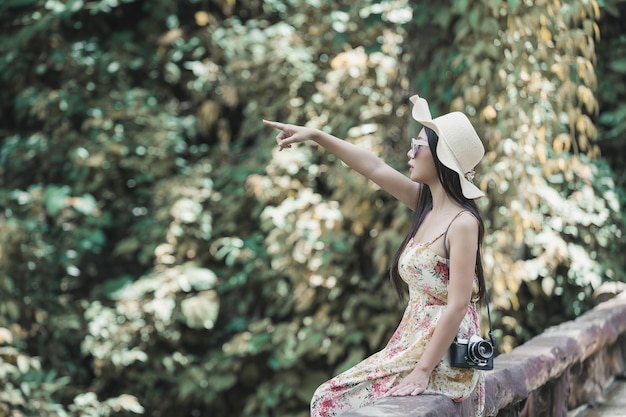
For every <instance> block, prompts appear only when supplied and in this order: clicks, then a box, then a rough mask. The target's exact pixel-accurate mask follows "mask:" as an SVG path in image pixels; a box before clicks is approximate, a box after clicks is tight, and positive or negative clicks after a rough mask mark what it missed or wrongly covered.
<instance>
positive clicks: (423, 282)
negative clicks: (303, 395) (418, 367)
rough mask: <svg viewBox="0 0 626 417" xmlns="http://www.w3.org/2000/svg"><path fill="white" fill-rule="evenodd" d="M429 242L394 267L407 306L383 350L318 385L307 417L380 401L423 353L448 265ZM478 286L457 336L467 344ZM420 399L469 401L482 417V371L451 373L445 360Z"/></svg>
mask: <svg viewBox="0 0 626 417" xmlns="http://www.w3.org/2000/svg"><path fill="white" fill-rule="evenodd" d="M441 236H443V233H442V234H441V235H439V236H438V237H437V238H435V239H433V240H432V241H430V242H428V243H415V242H413V240H411V241H409V243H408V244H407V246H406V248H405V250H404V252H403V254H402V256H401V258H400V262H399V265H398V267H399V270H400V276H401V278H402V280H403V281H405V282H406V283H407V284H408V286H409V302H408V305H407V307H406V310H405V311H404V315H403V316H402V320H401V321H400V324H399V325H398V328H397V329H396V331H395V332H394V334H393V336H392V337H391V339H390V340H389V342H388V343H387V346H385V348H384V349H383V350H381V351H379V352H378V353H375V354H374V355H372V356H370V357H368V358H366V359H365V360H363V361H362V362H360V363H359V364H357V365H355V366H354V367H352V368H350V369H348V370H347V371H345V372H343V373H341V374H339V375H337V376H336V377H334V378H332V379H331V380H330V381H327V382H325V383H324V384H322V385H321V386H320V387H319V388H318V389H317V390H316V391H315V394H313V398H312V400H311V417H334V416H340V415H341V414H342V413H344V412H347V411H353V410H356V409H358V408H360V407H363V406H365V405H367V404H370V403H372V402H373V401H374V400H376V399H377V398H379V397H381V396H383V395H384V394H385V393H386V392H387V391H388V390H389V389H390V388H392V387H393V386H395V385H396V384H398V383H399V382H400V381H401V380H402V379H403V378H404V377H405V376H407V375H408V374H409V373H410V372H411V371H412V370H413V369H414V368H415V364H416V363H417V362H418V361H419V360H420V358H421V356H422V354H423V353H424V351H425V350H426V346H427V344H428V342H429V340H430V339H431V337H432V334H433V332H434V331H435V327H436V326H437V322H438V321H439V318H440V317H441V314H442V313H443V311H444V309H445V308H446V302H447V296H448V290H447V287H448V265H447V260H446V259H445V258H444V257H442V256H439V255H438V254H436V253H435V252H433V250H432V249H431V248H430V246H431V245H432V244H433V243H434V242H435V241H436V240H438V239H439V238H441ZM477 293H478V285H477V281H476V279H475V280H474V294H473V297H472V303H471V305H470V308H468V311H467V314H466V315H465V317H464V318H463V320H462V322H461V325H460V327H459V332H458V335H459V337H461V338H464V339H468V338H469V337H470V336H471V335H474V334H480V326H479V319H478V314H477V312H476V305H475V303H476V302H477V300H478V295H477ZM424 394H442V395H445V396H447V397H449V398H451V399H452V400H453V401H455V402H459V401H463V400H465V399H467V398H469V397H473V403H474V415H476V416H482V415H483V413H484V404H485V388H484V375H483V371H479V370H475V369H466V368H453V367H451V366H450V365H449V362H448V361H447V360H446V358H445V357H444V359H442V361H441V362H440V363H439V364H438V365H437V366H436V367H435V369H434V370H433V372H432V374H431V376H430V380H429V382H428V387H427V388H426V390H425V391H424Z"/></svg>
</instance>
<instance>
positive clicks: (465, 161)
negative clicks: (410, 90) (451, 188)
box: [410, 94, 485, 199]
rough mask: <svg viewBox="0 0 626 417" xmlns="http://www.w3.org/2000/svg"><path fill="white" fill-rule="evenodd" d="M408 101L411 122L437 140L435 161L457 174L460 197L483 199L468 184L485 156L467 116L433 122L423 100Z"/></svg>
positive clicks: (445, 118)
mask: <svg viewBox="0 0 626 417" xmlns="http://www.w3.org/2000/svg"><path fill="white" fill-rule="evenodd" d="M410 100H411V102H412V103H413V112H412V115H413V118H414V119H415V120H417V121H418V122H419V123H421V124H422V125H423V126H426V127H429V128H431V129H432V130H434V131H435V133H436V134H437V136H439V142H438V143H437V157H438V158H439V160H440V161H441V163H442V164H444V165H445V166H447V167H448V168H450V169H451V170H453V171H456V172H457V173H458V174H459V179H460V180H461V189H462V190H463V195H464V196H465V197H466V198H470V199H474V198H480V197H483V196H484V195H485V194H484V193H483V192H482V191H481V190H480V189H479V188H478V187H476V186H475V185H474V184H473V183H472V179H473V177H474V167H476V165H478V162H480V160H481V159H482V157H483V155H484V154H485V148H484V147H483V144H482V142H481V140H480V138H479V137H478V134H477V133H476V130H474V127H473V126H472V123H471V122H470V121H469V119H468V118H467V116H466V115H465V114H463V113H461V112H458V111H457V112H452V113H448V114H445V115H443V116H439V117H437V118H435V119H433V118H432V116H431V115H430V110H429V108H428V102H427V101H426V100H424V99H423V98H421V97H420V96H418V95H417V94H416V95H414V96H412V97H411V98H410Z"/></svg>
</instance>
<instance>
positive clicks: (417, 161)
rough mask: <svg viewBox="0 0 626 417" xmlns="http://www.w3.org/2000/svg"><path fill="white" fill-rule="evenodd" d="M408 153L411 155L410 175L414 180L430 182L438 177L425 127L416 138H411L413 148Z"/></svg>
mask: <svg viewBox="0 0 626 417" xmlns="http://www.w3.org/2000/svg"><path fill="white" fill-rule="evenodd" d="M406 155H407V156H408V157H409V177H410V178H411V179H412V180H413V181H416V182H421V183H428V182H430V181H432V180H433V179H437V170H436V169H435V161H434V160H433V155H432V153H431V152H430V147H429V146H428V137H427V136H426V131H425V130H424V129H423V128H422V130H420V133H419V135H417V138H416V139H411V149H409V151H408V152H407V154H406Z"/></svg>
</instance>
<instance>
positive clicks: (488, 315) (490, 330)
mask: <svg viewBox="0 0 626 417" xmlns="http://www.w3.org/2000/svg"><path fill="white" fill-rule="evenodd" d="M463 213H470V214H472V213H471V212H470V211H469V210H462V211H460V212H458V213H457V214H456V216H454V217H453V218H452V220H450V224H448V227H447V228H446V231H445V233H444V234H443V250H444V251H445V254H446V264H447V265H448V268H450V256H449V253H448V245H447V244H446V238H447V237H448V230H450V226H452V222H453V221H455V220H456V218H457V217H459V216H460V215H461V214H463ZM472 216H473V214H472ZM484 285H485V287H486V285H487V283H486V282H485V283H484ZM483 291H484V292H485V304H486V305H487V319H488V321H489V339H490V340H491V344H492V346H493V347H494V348H495V346H496V340H495V338H494V337H493V326H492V325H491V311H490V309H489V292H488V291H487V288H483Z"/></svg>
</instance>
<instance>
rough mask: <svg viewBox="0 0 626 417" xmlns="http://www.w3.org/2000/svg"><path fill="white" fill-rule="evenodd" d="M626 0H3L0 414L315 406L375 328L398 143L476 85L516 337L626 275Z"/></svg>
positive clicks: (586, 302)
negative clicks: (377, 160)
mask: <svg viewBox="0 0 626 417" xmlns="http://www.w3.org/2000/svg"><path fill="white" fill-rule="evenodd" d="M625 17H626V2H625V1H623V0H605V1H600V0H584V1H583V0H575V1H570V2H566V1H559V0H556V1H542V0H536V1H531V0H527V1H522V0H511V1H499V0H480V1H478V0H458V1H450V0H445V1H439V0H437V1H435V0H429V1H423V2H409V1H408V0H389V1H380V2H374V1H367V0H351V1H348V0H342V1H332V2H331V1H324V0H270V1H256V0H250V1H243V0H242V1H236V0H178V1H176V0H158V1H157V0H153V1H150V0H2V1H1V2H0V27H1V35H0V80H1V86H2V88H1V89H0V112H1V113H0V114H1V116H0V117H1V123H0V141H1V142H0V417H5V416H7V417H8V416H11V417H17V416H109V415H122V416H123V415H129V416H131V415H132V416H134V415H146V416H168V417H179V416H216V417H221V416H245V417H252V416H255V417H256V416H259V417H260V416H284V417H288V416H293V417H296V416H297V417H304V416H307V415H308V402H309V399H310V396H311V394H312V392H313V390H314V389H315V388H316V387H317V385H318V384H320V383H321V382H323V381H324V380H326V379H328V378H329V377H331V376H332V375H334V374H336V373H338V372H339V371H341V370H343V369H346V368H347V367H349V366H350V365H352V364H354V363H356V362H357V361H359V360H360V359H362V358H363V357H364V356H366V355H368V354H370V353H372V352H374V351H376V350H378V349H380V348H381V347H382V346H383V344H384V343H385V342H386V340H387V338H388V337H389V336H390V335H391V333H392V332H393V330H394V329H395V326H396V324H397V323H398V321H399V318H400V315H401V313H402V310H403V305H401V304H400V303H399V301H398V300H397V297H396V296H395V294H394V292H393V290H392V289H391V287H390V285H389V282H388V279H387V274H388V267H389V263H390V258H391V256H392V255H393V253H394V252H395V249H396V248H397V247H398V245H399V244H400V242H401V240H402V238H403V236H404V234H405V233H406V228H407V227H408V223H409V221H410V217H411V213H410V212H409V210H408V209H406V208H405V207H403V206H401V205H400V204H398V203H396V202H395V201H394V200H393V199H391V198H390V197H389V196H388V195H386V194H385V193H384V192H382V191H380V190H379V189H378V188H376V187H375V186H374V185H373V184H371V183H368V182H367V181H365V180H364V179H363V178H361V177H359V176H358V175H356V174H354V173H352V172H350V171H349V170H348V169H347V168H346V167H345V166H343V165H342V163H341V162H339V161H337V160H336V159H335V158H334V157H333V156H332V155H329V154H327V153H324V152H323V151H322V150H321V149H318V148H316V146H314V145H313V144H304V145H300V146H298V147H294V148H292V149H290V150H288V151H284V152H280V153H278V149H277V148H276V146H275V142H274V139H273V138H274V136H275V134H276V132H272V131H269V130H268V129H266V128H264V127H263V125H262V123H261V119H263V118H267V119H273V120H281V121H285V122H292V123H300V124H308V125H310V126H314V127H318V128H321V129H324V130H327V131H330V132H332V133H333V134H335V135H337V136H340V137H343V138H346V139H347V140H350V141H352V142H354V143H357V144H359V145H360V146H363V147H365V148H367V149H371V150H372V151H373V152H375V153H376V154H379V155H380V156H381V157H382V158H383V159H385V160H386V161H388V162H389V163H390V164H391V165H393V166H395V167H397V168H398V169H400V170H404V169H406V151H407V150H408V147H409V140H410V137H411V135H413V134H415V133H416V131H417V128H418V126H417V125H416V123H415V122H412V119H411V117H410V108H409V106H408V104H409V102H408V97H410V96H411V95H413V94H415V93H419V94H420V95H421V96H423V97H426V98H427V99H428V100H429V102H430V103H431V106H432V110H433V113H434V114H435V115H437V114H441V113H443V112H447V111H450V110H462V111H464V112H466V113H467V114H468V115H470V116H471V118H472V120H473V122H474V123H475V125H476V126H477V128H478V131H479V133H480V135H481V137H482V139H483V141H484V143H485V146H486V148H487V154H486V157H485V158H484V160H483V162H482V163H481V165H480V166H479V168H478V170H477V171H478V172H477V177H476V181H477V183H478V184H479V185H480V186H481V188H482V189H484V190H485V191H486V193H487V196H488V197H487V198H486V199H482V200H480V208H481V210H482V212H483V215H484V217H485V219H486V226H487V233H486V241H485V248H484V260H485V268H486V271H487V279H488V286H489V287H490V288H491V289H492V301H493V303H492V308H493V309H494V324H495V327H496V329H497V331H496V337H497V339H498V343H499V346H498V347H499V350H500V352H506V351H510V350H511V349H512V348H514V347H515V346H517V345H519V344H520V343H523V342H524V341H526V340H528V339H529V338H531V337H532V336H534V335H536V334H538V333H541V332H542V331H543V330H544V329H545V328H546V327H548V326H551V325H554V324H557V323H560V322H562V321H566V320H569V319H572V318H574V317H576V316H577V315H579V314H581V312H583V311H585V310H587V309H589V308H590V307H591V305H592V299H591V294H592V293H593V291H594V289H596V288H597V287H598V286H599V285H600V284H601V283H603V282H606V281H621V280H623V279H624V270H625V269H626V268H625V267H626V260H625V258H624V256H623V254H624V251H625V249H626V239H625V238H624V236H623V233H624V229H625V227H624V213H623V209H622V207H623V205H624V201H625V194H624V186H625V185H626V171H625V168H624V167H625V166H626V164H625V160H624V159H625V155H626V152H625V151H626V139H625V138H626V135H625V133H626V84H625V83H624V79H625V77H626V29H625V28H624V25H623V20H624V18H625Z"/></svg>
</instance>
